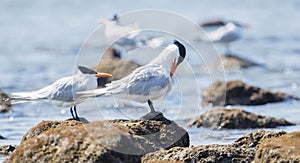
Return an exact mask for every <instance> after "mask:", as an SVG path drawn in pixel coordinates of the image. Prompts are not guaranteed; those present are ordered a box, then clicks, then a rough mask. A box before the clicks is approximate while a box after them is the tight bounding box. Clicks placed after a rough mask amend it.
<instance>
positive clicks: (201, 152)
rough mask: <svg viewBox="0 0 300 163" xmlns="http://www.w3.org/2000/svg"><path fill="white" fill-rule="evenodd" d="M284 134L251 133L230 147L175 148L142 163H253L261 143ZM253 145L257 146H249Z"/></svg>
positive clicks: (149, 157) (151, 156) (156, 154)
mask: <svg viewBox="0 0 300 163" xmlns="http://www.w3.org/2000/svg"><path fill="white" fill-rule="evenodd" d="M284 134H285V132H283V131H279V132H276V131H275V132H274V131H264V130H260V131H255V132H253V133H249V134H247V135H245V136H244V137H242V138H240V139H239V140H237V141H236V142H234V143H232V144H228V145H201V146H197V147H174V148H171V149H169V150H164V151H157V152H152V153H148V154H146V155H145V156H143V157H142V162H143V163H156V162H251V161H253V159H254V156H255V152H256V150H257V148H258V147H259V144H260V142H261V141H263V140H264V139H266V138H269V137H279V136H281V135H284ZM253 143H255V145H250V146H249V144H253Z"/></svg>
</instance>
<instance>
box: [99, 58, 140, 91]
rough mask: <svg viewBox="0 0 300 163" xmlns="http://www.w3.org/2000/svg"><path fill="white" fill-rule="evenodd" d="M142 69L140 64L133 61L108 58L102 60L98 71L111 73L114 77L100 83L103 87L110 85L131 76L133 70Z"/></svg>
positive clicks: (104, 79)
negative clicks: (106, 84) (113, 81)
mask: <svg viewBox="0 0 300 163" xmlns="http://www.w3.org/2000/svg"><path fill="white" fill-rule="evenodd" d="M138 67H140V65H139V64H137V63H135V62H131V61H126V60H124V59H120V58H117V57H115V58H107V59H105V58H104V59H102V60H101V61H100V62H99V63H98V65H97V67H96V71H98V72H106V73H110V74H112V75H113V76H112V77H109V78H102V79H99V80H100V81H98V82H99V83H100V85H101V86H104V85H105V83H108V82H110V81H112V80H118V79H121V78H123V77H124V76H127V75H129V74H130V73H131V72H132V71H133V70H135V69H136V68H138Z"/></svg>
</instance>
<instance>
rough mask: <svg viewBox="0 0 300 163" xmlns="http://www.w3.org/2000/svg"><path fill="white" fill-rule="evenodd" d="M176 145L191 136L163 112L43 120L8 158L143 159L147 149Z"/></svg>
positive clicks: (112, 160) (58, 159) (152, 149)
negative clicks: (86, 120) (151, 116)
mask: <svg viewBox="0 0 300 163" xmlns="http://www.w3.org/2000/svg"><path fill="white" fill-rule="evenodd" d="M174 146H184V147H187V146H189V136H188V134H187V132H186V131H185V130H184V129H182V128H181V127H179V126H178V125H177V124H175V122H173V121H170V120H168V119H166V118H165V117H164V116H162V115H161V114H158V115H157V117H156V118H155V120H154V119H147V120H146V119H140V120H107V121H95V122H91V123H87V124H83V123H80V122H77V121H74V120H67V121H43V122H41V123H40V124H38V125H37V126H35V127H33V128H32V129H31V130H30V131H28V132H27V133H26V134H25V135H24V137H23V139H22V142H21V144H20V146H18V147H17V148H16V150H15V151H14V152H13V153H12V154H11V155H10V156H9V158H8V159H7V160H6V162H17V161H18V160H23V161H25V162H34V161H39V162H40V161H41V162H58V161H60V162H61V161H62V162H140V159H141V157H142V155H144V154H146V153H149V152H153V151H158V150H161V149H169V148H171V147H174Z"/></svg>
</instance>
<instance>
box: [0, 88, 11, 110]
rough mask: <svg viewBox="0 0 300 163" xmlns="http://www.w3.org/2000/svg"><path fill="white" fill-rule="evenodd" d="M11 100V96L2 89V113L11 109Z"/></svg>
mask: <svg viewBox="0 0 300 163" xmlns="http://www.w3.org/2000/svg"><path fill="white" fill-rule="evenodd" d="M10 107H11V101H10V97H9V96H8V95H7V94H6V93H4V92H3V91H1V90H0V113H6V112H9V111H10Z"/></svg>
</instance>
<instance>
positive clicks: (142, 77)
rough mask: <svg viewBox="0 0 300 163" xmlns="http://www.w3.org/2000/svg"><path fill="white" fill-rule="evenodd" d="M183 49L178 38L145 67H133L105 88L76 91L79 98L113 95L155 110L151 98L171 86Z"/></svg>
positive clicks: (183, 54) (157, 96)
mask: <svg viewBox="0 0 300 163" xmlns="http://www.w3.org/2000/svg"><path fill="white" fill-rule="evenodd" d="M185 55H186V50H185V47H184V45H182V44H181V43H180V42H178V41H176V40H175V41H174V43H173V44H171V45H169V46H167V47H166V48H165V49H164V50H163V51H162V52H161V53H160V54H159V55H158V56H157V57H156V58H154V59H153V60H152V61H151V62H150V63H148V64H147V65H145V66H141V67H139V68H137V69H135V70H134V71H133V72H132V73H131V74H129V75H128V76H126V77H123V78H122V79H120V80H116V81H112V82H111V83H109V84H107V85H106V86H107V87H106V88H100V89H96V90H91V91H83V92H78V94H79V95H82V96H83V97H97V96H102V95H113V96H114V97H117V98H120V99H128V100H132V101H136V102H139V103H146V102H148V105H149V107H150V109H151V113H152V112H155V110H154V107H153V103H152V101H153V100H155V99H158V98H160V97H162V96H164V95H166V94H167V93H168V92H169V91H170V90H171V88H172V78H173V76H174V73H175V70H176V68H177V66H178V65H179V64H180V63H181V62H182V61H183V60H184V58H185Z"/></svg>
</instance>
